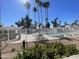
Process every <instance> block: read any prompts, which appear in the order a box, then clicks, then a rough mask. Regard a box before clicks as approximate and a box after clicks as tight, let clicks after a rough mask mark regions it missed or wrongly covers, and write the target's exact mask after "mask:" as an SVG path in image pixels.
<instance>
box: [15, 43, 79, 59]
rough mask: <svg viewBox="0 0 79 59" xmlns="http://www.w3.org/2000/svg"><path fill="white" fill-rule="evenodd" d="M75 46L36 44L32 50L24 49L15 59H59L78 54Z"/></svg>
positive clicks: (78, 51)
mask: <svg viewBox="0 0 79 59" xmlns="http://www.w3.org/2000/svg"><path fill="white" fill-rule="evenodd" d="M78 53H79V50H77V49H76V46H75V45H63V44H61V43H52V44H46V45H42V44H38V45H35V46H34V47H32V48H29V49H24V50H23V54H20V53H19V54H17V56H16V59H59V58H62V57H63V56H64V57H65V56H70V55H74V54H78Z"/></svg>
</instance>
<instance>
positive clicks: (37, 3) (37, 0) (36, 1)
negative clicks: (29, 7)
mask: <svg viewBox="0 0 79 59" xmlns="http://www.w3.org/2000/svg"><path fill="white" fill-rule="evenodd" d="M35 3H36V5H37V10H38V21H39V25H40V15H39V3H40V0H35Z"/></svg>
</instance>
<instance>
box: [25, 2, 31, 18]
mask: <svg viewBox="0 0 79 59" xmlns="http://www.w3.org/2000/svg"><path fill="white" fill-rule="evenodd" d="M25 7H26V9H27V10H28V17H29V10H30V7H31V4H30V3H29V2H26V4H25Z"/></svg>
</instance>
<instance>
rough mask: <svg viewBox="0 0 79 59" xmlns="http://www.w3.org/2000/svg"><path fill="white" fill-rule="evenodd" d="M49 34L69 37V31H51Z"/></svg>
mask: <svg viewBox="0 0 79 59" xmlns="http://www.w3.org/2000/svg"><path fill="white" fill-rule="evenodd" d="M47 35H48V36H52V37H67V36H69V32H50V33H48V34H47Z"/></svg>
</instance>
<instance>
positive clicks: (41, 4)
mask: <svg viewBox="0 0 79 59" xmlns="http://www.w3.org/2000/svg"><path fill="white" fill-rule="evenodd" d="M42 6H43V3H42V1H40V2H39V7H40V16H41V24H43V17H42Z"/></svg>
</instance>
